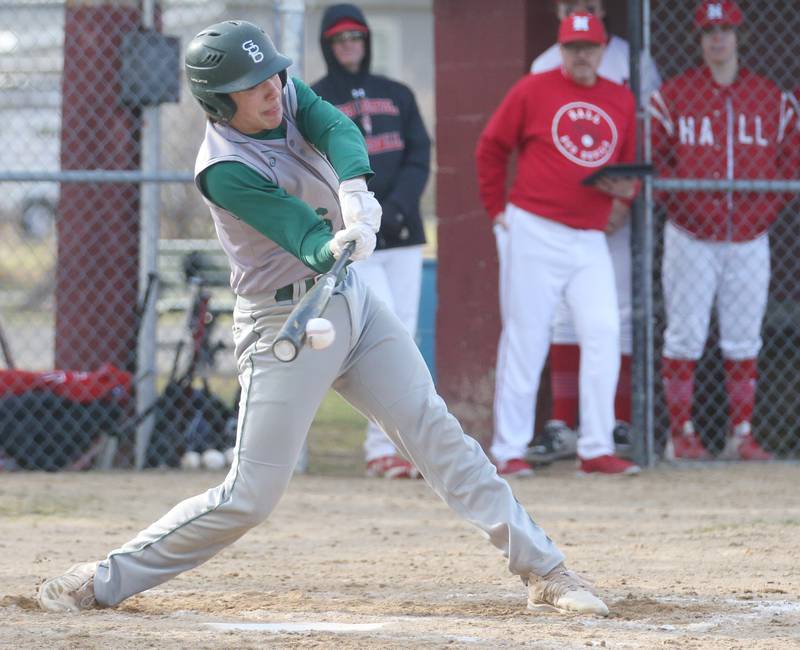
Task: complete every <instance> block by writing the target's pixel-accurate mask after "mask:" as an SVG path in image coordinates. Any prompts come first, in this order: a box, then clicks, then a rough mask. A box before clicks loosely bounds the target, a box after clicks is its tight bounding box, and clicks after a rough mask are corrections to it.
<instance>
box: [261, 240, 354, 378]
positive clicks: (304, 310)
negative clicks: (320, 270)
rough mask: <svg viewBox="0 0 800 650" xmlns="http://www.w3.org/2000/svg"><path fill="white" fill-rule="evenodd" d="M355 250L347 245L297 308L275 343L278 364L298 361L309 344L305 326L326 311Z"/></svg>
mask: <svg viewBox="0 0 800 650" xmlns="http://www.w3.org/2000/svg"><path fill="white" fill-rule="evenodd" d="M354 248H355V242H348V243H347V245H346V246H345V247H344V250H342V254H341V255H340V256H339V259H338V260H336V262H335V263H334V265H333V267H332V268H331V270H330V271H328V272H327V273H325V274H324V275H323V276H322V277H321V278H320V279H319V280H317V283H316V284H315V285H314V286H313V287H312V288H311V290H310V291H309V292H308V293H307V294H306V295H305V296H303V299H302V300H301V301H300V302H298V303H297V304H296V305H295V307H294V309H293V310H292V313H291V314H289V317H288V318H287V319H286V322H285V323H284V324H283V326H282V327H281V329H280V330H279V331H278V335H277V336H276V337H275V340H274V341H273V342H272V354H274V355H275V358H276V359H277V360H278V361H283V362H284V363H288V362H289V361H293V360H294V359H295V357H297V355H298V354H299V352H300V350H301V349H302V347H303V345H304V344H305V342H306V324H307V323H308V321H309V320H311V319H312V318H318V317H319V316H320V315H321V314H322V312H323V311H325V307H327V306H328V302H329V301H330V299H331V296H332V295H333V290H334V289H335V288H336V285H337V284H338V283H339V280H340V279H341V277H340V276H341V274H342V271H343V270H344V268H345V265H346V264H347V261H348V260H349V259H350V255H351V254H352V253H353V249H354Z"/></svg>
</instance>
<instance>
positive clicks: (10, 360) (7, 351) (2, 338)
mask: <svg viewBox="0 0 800 650" xmlns="http://www.w3.org/2000/svg"><path fill="white" fill-rule="evenodd" d="M0 349H2V351H3V357H5V360H6V367H8V369H9V370H14V368H16V364H15V363H14V357H12V356H11V346H10V345H9V344H8V340H7V339H6V334H5V331H4V330H3V324H2V323H0Z"/></svg>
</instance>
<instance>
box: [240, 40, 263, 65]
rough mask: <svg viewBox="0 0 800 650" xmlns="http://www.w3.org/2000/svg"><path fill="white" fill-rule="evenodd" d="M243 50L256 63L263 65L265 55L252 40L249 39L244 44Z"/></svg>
mask: <svg viewBox="0 0 800 650" xmlns="http://www.w3.org/2000/svg"><path fill="white" fill-rule="evenodd" d="M242 49H243V50H244V51H245V52H247V54H248V55H249V56H250V58H251V59H253V61H254V62H255V63H261V62H262V61H263V60H264V53H263V52H262V51H261V49H260V48H259V47H258V45H256V44H255V43H253V41H252V40H251V39H248V40H246V41H245V42H244V43H242Z"/></svg>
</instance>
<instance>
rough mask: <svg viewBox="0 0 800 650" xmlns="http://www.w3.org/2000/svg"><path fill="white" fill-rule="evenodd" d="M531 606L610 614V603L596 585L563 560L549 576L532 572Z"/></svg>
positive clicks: (533, 608)
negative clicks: (595, 588)
mask: <svg viewBox="0 0 800 650" xmlns="http://www.w3.org/2000/svg"><path fill="white" fill-rule="evenodd" d="M528 609H530V610H551V611H552V610H554V609H555V610H557V611H559V612H567V613H576V614H597V615H598V616H608V607H607V606H606V604H605V603H604V602H603V601H602V600H600V599H599V598H598V597H597V595H596V594H595V593H594V589H593V588H592V585H591V584H589V582H587V581H586V580H584V579H583V578H581V577H580V576H579V575H578V574H577V573H575V572H574V571H569V570H567V568H566V567H565V566H564V565H563V564H559V565H558V566H557V567H556V568H555V569H553V570H552V571H550V573H548V574H547V575H545V576H537V575H531V576H529V578H528Z"/></svg>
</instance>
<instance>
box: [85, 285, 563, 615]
mask: <svg viewBox="0 0 800 650" xmlns="http://www.w3.org/2000/svg"><path fill="white" fill-rule="evenodd" d="M304 291H305V284H304V283H303V282H298V283H295V286H294V295H295V301H296V300H297V299H299V297H300V296H301V295H302V294H303V293H304ZM293 306H294V305H293V303H292V301H283V302H280V303H276V302H275V298H274V294H270V295H266V294H265V295H262V296H255V297H251V298H249V299H243V298H241V297H240V298H239V299H238V300H237V303H236V309H235V311H234V342H235V344H236V358H237V362H238V368H239V379H240V383H241V385H242V397H241V402H240V409H239V429H238V433H237V441H236V447H235V454H234V462H233V464H232V465H231V468H230V471H229V472H228V475H227V477H226V478H225V480H224V482H223V483H222V484H221V485H219V486H217V487H214V488H212V489H210V490H208V491H207V492H205V493H204V494H200V495H198V496H195V497H191V498H189V499H186V500H185V501H182V502H181V503H179V504H178V505H176V506H175V507H174V508H172V510H170V511H169V512H168V513H167V514H165V515H164V516H163V517H161V519H159V520H158V521H156V522H155V523H154V524H152V525H150V526H149V527H148V528H146V529H145V530H143V531H142V532H140V533H139V534H138V535H136V537H134V538H133V539H132V540H131V541H129V542H128V543H127V544H125V545H124V546H122V547H121V548H119V549H117V550H115V551H112V552H111V553H110V554H109V555H108V557H107V558H106V559H105V560H103V561H102V562H100V564H99V565H98V568H97V571H96V573H95V577H94V591H95V597H96V598H97V601H98V602H99V603H100V604H101V605H107V606H112V605H116V604H117V603H119V602H121V601H122V600H124V599H125V598H128V597H129V596H131V595H133V594H136V593H139V592H141V591H144V590H146V589H149V588H151V587H154V586H156V585H158V584H161V583H163V582H165V581H167V580H169V579H170V578H173V577H174V576H176V575H178V574H179V573H181V572H183V571H187V570H189V569H191V568H193V567H196V566H198V565H199V564H202V563H203V562H205V561H206V560H208V559H210V558H211V557H213V556H214V555H215V554H216V553H218V552H219V551H221V550H222V549H223V548H225V547H226V546H228V545H230V544H232V543H233V542H234V541H236V540H237V539H238V538H239V537H241V536H242V535H244V534H245V533H246V532H247V531H248V530H250V529H251V528H253V527H254V526H257V525H258V524H260V523H261V522H262V521H264V520H265V519H266V518H267V517H268V516H269V514H270V513H271V512H272V510H273V509H274V508H275V506H276V505H277V503H278V501H279V500H280V498H281V496H282V495H283V493H284V491H285V490H286V487H287V485H288V483H289V479H290V478H291V477H292V470H293V468H294V467H295V465H296V464H297V458H298V456H299V454H300V450H301V448H302V446H303V441H304V440H305V438H306V434H307V433H308V429H309V427H310V426H311V422H312V420H313V419H314V415H315V413H316V411H317V408H318V407H319V405H320V403H321V402H322V400H323V398H324V397H325V394H326V393H327V392H328V389H329V388H330V387H331V386H333V388H334V389H335V390H336V391H338V392H339V393H341V395H342V396H343V397H344V398H345V399H347V400H348V401H349V402H350V403H351V404H353V406H355V407H356V408H358V409H359V410H360V411H361V412H362V413H363V414H364V415H365V416H367V417H369V418H370V419H374V420H375V421H376V422H378V424H380V426H381V428H382V429H383V430H384V431H386V433H387V434H388V435H389V437H390V438H391V439H392V442H393V443H394V444H395V445H396V446H397V447H398V449H402V450H403V453H404V454H405V455H406V456H407V457H408V458H409V459H410V460H411V461H412V462H413V463H414V465H415V466H416V467H417V468H418V469H419V470H420V471H421V472H422V474H423V476H424V477H425V480H426V481H427V482H428V484H429V485H430V486H431V487H432V488H433V490H434V491H435V492H436V493H437V494H438V495H439V496H440V497H441V498H442V499H443V500H444V501H445V502H446V503H447V504H448V505H449V506H450V507H451V508H452V509H453V510H454V511H455V512H456V513H457V514H458V515H460V516H461V517H463V518H464V519H466V520H467V521H469V522H471V523H473V524H474V525H475V526H477V527H478V528H479V529H480V530H482V531H483V533H484V534H485V536H486V537H487V538H488V539H489V540H490V541H491V542H492V544H494V545H495V546H496V547H497V548H498V549H499V550H500V551H501V552H502V553H503V555H504V556H505V557H506V558H508V568H509V570H510V571H511V572H512V573H514V574H517V575H520V576H523V577H525V576H528V575H530V574H532V573H533V574H536V575H545V574H546V573H547V572H549V571H550V570H552V569H553V568H554V567H555V566H557V565H558V564H559V563H561V562H562V561H563V560H564V556H563V554H562V553H561V552H560V551H559V550H558V548H557V547H556V546H555V544H554V543H553V542H552V541H551V540H550V539H549V538H548V537H547V535H546V534H545V532H544V531H543V530H542V529H541V528H540V527H539V526H538V525H536V523H535V522H534V521H533V519H532V518H531V517H530V515H529V514H528V513H527V512H526V511H525V509H524V508H523V507H522V506H521V505H520V504H519V502H518V501H517V500H516V499H515V498H514V494H513V493H512V491H511V488H510V487H509V485H508V483H507V482H506V481H505V480H503V479H502V478H500V477H499V476H498V475H497V471H496V469H495V467H494V466H493V465H492V464H491V463H490V462H489V459H488V458H487V457H486V455H485V454H484V453H483V450H482V449H481V447H480V445H479V444H478V443H477V441H475V440H474V439H473V438H471V437H469V436H467V435H466V434H465V433H464V432H463V430H462V429H461V426H460V425H459V423H458V421H457V420H456V419H455V418H454V417H453V416H452V415H451V414H450V413H448V411H447V407H446V405H445V403H444V402H443V401H442V399H441V397H439V396H438V395H437V394H436V390H435V388H434V386H433V381H432V380H431V375H430V373H429V372H428V368H427V366H426V365H425V361H424V360H423V358H422V355H421V354H420V352H419V349H418V348H417V346H416V345H415V343H414V341H413V339H412V338H411V336H410V335H409V334H408V332H407V331H406V330H405V328H404V327H403V325H402V324H401V323H400V321H399V320H398V319H397V317H396V316H395V315H394V314H392V312H390V311H389V309H388V308H387V307H386V306H385V305H384V304H383V302H382V301H380V300H377V299H376V298H375V296H374V295H372V293H371V292H370V291H369V290H367V289H366V287H364V286H363V284H361V282H360V280H359V279H358V275H357V274H356V273H348V274H347V278H346V279H345V281H344V284H343V286H341V287H340V288H339V289H338V290H337V293H336V294H335V295H334V296H333V298H332V299H331V302H330V304H329V305H328V308H327V309H326V311H325V317H326V318H328V319H329V320H330V321H331V322H332V323H333V325H334V327H335V328H336V339H335V340H334V342H333V343H332V344H331V346H330V347H328V348H325V349H324V350H310V349H308V348H307V347H306V348H304V349H303V350H301V351H300V354H299V355H298V356H297V358H296V359H295V360H294V361H293V362H291V363H281V362H280V361H277V360H276V359H275V357H274V356H273V354H272V347H271V344H272V340H273V339H274V338H275V335H276V333H277V331H278V329H279V328H280V326H281V325H282V324H283V322H284V321H285V320H286V317H287V316H288V315H289V313H290V312H291V310H292V308H293ZM399 552H402V549H400V551H399Z"/></svg>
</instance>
